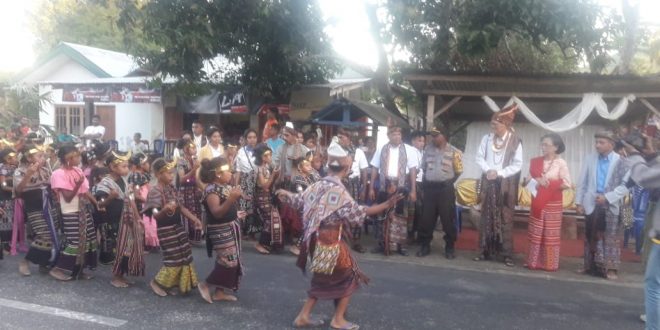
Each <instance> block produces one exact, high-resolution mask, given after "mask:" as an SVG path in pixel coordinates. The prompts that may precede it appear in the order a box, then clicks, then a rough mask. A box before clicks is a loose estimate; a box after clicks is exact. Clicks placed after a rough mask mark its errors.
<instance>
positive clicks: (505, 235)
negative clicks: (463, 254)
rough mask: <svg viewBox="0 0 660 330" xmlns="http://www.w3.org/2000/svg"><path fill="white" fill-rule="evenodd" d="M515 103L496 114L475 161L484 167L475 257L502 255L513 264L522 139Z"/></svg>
mask: <svg viewBox="0 0 660 330" xmlns="http://www.w3.org/2000/svg"><path fill="white" fill-rule="evenodd" d="M517 109H518V106H517V105H516V104H514V105H511V106H509V107H506V108H504V109H502V110H501V111H500V112H497V113H495V114H493V117H492V119H491V121H490V127H491V129H492V130H493V133H490V134H487V135H485V136H484V137H483V139H482V140H481V145H480V146H479V150H478V151H477V157H476V163H477V165H478V166H479V167H480V168H481V171H482V177H481V192H480V200H481V221H480V222H479V249H480V250H481V255H480V256H478V257H475V258H474V260H475V261H480V260H489V259H491V258H496V257H498V258H500V259H501V260H502V261H503V262H504V264H506V265H507V266H509V267H513V266H514V263H513V233H512V230H513V217H514V212H515V206H516V203H517V202H518V184H519V182H520V170H521V168H522V164H523V159H522V154H523V151H522V141H521V140H520V137H518V135H517V134H516V133H515V131H514V130H513V128H512V125H513V119H514V118H515V113H516V110H517Z"/></svg>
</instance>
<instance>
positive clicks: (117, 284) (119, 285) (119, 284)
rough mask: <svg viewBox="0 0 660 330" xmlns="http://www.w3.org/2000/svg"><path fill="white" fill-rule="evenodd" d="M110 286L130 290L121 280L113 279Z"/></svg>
mask: <svg viewBox="0 0 660 330" xmlns="http://www.w3.org/2000/svg"><path fill="white" fill-rule="evenodd" d="M110 285H112V286H114V287H115V288H128V284H126V282H124V281H122V279H121V278H113V279H112V280H110Z"/></svg>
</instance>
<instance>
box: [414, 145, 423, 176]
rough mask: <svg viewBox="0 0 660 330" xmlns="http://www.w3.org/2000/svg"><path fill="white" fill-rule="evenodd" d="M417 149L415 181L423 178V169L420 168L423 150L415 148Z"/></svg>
mask: <svg viewBox="0 0 660 330" xmlns="http://www.w3.org/2000/svg"><path fill="white" fill-rule="evenodd" d="M415 150H416V151H417V179H415V181H417V182H422V178H424V169H423V168H422V166H421V164H422V157H423V156H424V150H419V149H417V148H415Z"/></svg>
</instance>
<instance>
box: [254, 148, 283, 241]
mask: <svg viewBox="0 0 660 330" xmlns="http://www.w3.org/2000/svg"><path fill="white" fill-rule="evenodd" d="M272 157H273V152H272V151H271V150H270V148H269V147H268V146H267V145H266V144H263V143H262V144H260V145H258V146H257V148H256V149H255V150H254V163H255V164H256V165H257V169H256V172H257V188H256V190H255V194H254V197H255V198H256V201H257V214H258V215H259V217H260V218H261V221H262V223H263V226H262V231H261V235H260V236H259V242H258V243H257V244H256V245H255V248H256V249H257V251H259V252H260V253H262V254H269V253H270V252H271V251H273V250H276V251H277V250H280V249H282V247H283V243H284V239H283V237H282V219H281V218H280V212H279V211H278V210H277V208H276V207H275V206H273V196H272V194H271V191H272V188H273V183H274V182H275V180H277V177H278V176H279V172H278V171H273V170H272V164H271V162H272Z"/></svg>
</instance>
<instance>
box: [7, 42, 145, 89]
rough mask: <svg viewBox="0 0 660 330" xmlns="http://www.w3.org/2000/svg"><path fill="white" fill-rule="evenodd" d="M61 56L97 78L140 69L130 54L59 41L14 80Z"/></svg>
mask: <svg viewBox="0 0 660 330" xmlns="http://www.w3.org/2000/svg"><path fill="white" fill-rule="evenodd" d="M61 56H65V57H68V58H70V59H71V60H73V61H75V62H76V63H78V64H79V65H81V66H82V67H83V68H85V69H86V70H87V71H89V72H90V73H91V74H92V75H94V76H96V77H99V78H111V77H125V76H127V75H130V74H131V73H133V72H135V71H138V70H139V69H140V67H139V66H138V64H137V62H136V61H135V59H134V58H133V57H132V56H131V55H128V54H125V53H121V52H116V51H112V50H107V49H101V48H96V47H90V46H84V45H79V44H74V43H70V42H61V43H60V44H58V45H57V46H56V47H55V49H53V50H52V51H51V52H49V53H48V54H46V55H45V56H43V57H41V58H40V59H38V60H37V62H36V63H35V64H34V65H33V66H32V67H31V68H29V69H27V70H25V71H23V72H21V73H19V74H18V75H17V76H16V77H15V78H14V80H15V81H21V80H23V79H25V78H26V77H28V76H29V75H31V74H32V73H33V72H36V71H38V70H39V69H40V68H41V67H43V66H44V65H46V64H48V63H49V62H51V61H53V60H56V59H58V58H61Z"/></svg>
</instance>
